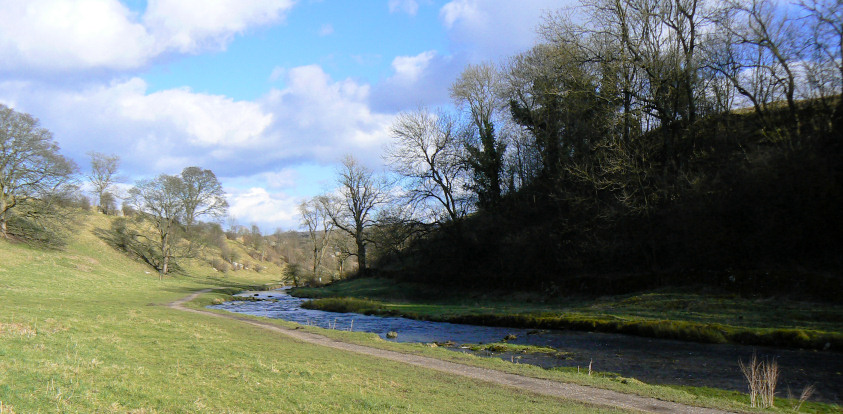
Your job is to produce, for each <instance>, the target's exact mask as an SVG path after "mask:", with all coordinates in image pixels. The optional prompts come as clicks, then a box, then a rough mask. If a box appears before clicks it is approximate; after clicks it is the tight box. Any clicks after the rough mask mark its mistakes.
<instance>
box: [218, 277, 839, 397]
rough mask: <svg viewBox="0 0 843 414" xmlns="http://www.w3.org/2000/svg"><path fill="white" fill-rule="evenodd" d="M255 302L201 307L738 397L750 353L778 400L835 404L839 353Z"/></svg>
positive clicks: (288, 300)
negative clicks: (525, 349)
mask: <svg viewBox="0 0 843 414" xmlns="http://www.w3.org/2000/svg"><path fill="white" fill-rule="evenodd" d="M241 296H251V297H252V298H255V299H264V300H259V301H231V302H225V303H223V304H221V305H212V306H209V308H213V309H223V310H227V311H230V312H236V313H243V314H248V315H256V316H264V317H268V318H275V319H284V320H287V321H291V322H297V323H300V324H303V325H314V326H319V327H322V328H329V329H339V330H349V329H351V330H354V331H359V332H373V333H376V334H378V335H380V336H381V337H382V338H384V339H387V337H386V335H387V333H388V332H396V333H397V334H398V336H397V338H394V339H387V340H391V341H397V342H423V343H432V342H438V343H445V342H451V343H453V344H454V345H453V346H450V348H451V349H453V350H454V351H457V352H471V351H468V350H466V349H464V348H461V347H460V345H462V344H481V343H492V342H501V341H502V340H503V339H504V338H505V337H507V336H508V335H515V336H516V339H512V340H509V341H507V342H508V343H511V344H521V345H541V346H549V347H552V348H555V349H558V350H560V351H563V352H565V353H566V357H556V356H552V355H546V354H526V355H524V354H518V355H515V354H509V353H489V352H486V351H481V352H480V353H476V352H472V353H475V354H477V355H485V356H490V357H497V358H502V359H505V360H507V361H513V362H517V363H529V364H533V365H539V366H542V367H544V368H552V367H581V369H583V370H587V369H588V368H587V367H588V365H589V363H591V365H592V368H593V369H594V370H595V371H608V372H616V373H618V374H620V375H622V376H625V377H632V378H636V379H639V380H641V381H644V382H647V383H651V384H673V385H693V386H707V387H715V388H723V389H730V390H737V391H743V392H746V382H745V380H744V378H743V375H742V374H741V372H740V370H739V368H738V360H739V359H742V360H743V361H744V362H746V361H748V360H749V358H750V357H751V355H752V353H753V351H755V352H757V354H758V357H759V358H775V359H776V360H777V361H778V364H779V371H780V374H779V378H780V380H779V388H778V390H779V395H780V396H787V390H788V388H789V389H790V390H792V392H793V394H794V395H796V396H798V395H799V394H800V393H801V392H802V389H803V387H805V386H807V385H809V384H814V386H815V387H816V392H815V393H814V396H813V397H812V398H811V400H815V401H824V402H832V403H836V404H841V403H843V354H840V353H835V352H822V351H804V350H791V349H778V348H767V347H750V346H742V345H727V344H714V345H712V344H698V343H694V342H683V341H673V340H666V339H652V338H642V337H636V336H629V335H621V334H605V333H589V332H578V331H559V330H550V331H547V330H543V331H536V330H531V329H517V328H500V327H488V326H475V325H461V324H453V323H445V322H428V321H417V320H412V319H406V318H396V317H380V316H368V315H362V314H359V313H335V312H325V311H319V310H311V309H303V308H302V307H301V304H302V302H304V301H306V300H308V299H302V298H296V297H293V296H290V295H288V294H287V293H286V292H285V291H284V290H275V291H266V292H244V293H242V294H241Z"/></svg>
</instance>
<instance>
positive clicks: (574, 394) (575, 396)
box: [167, 289, 726, 414]
mask: <svg viewBox="0 0 843 414" xmlns="http://www.w3.org/2000/svg"><path fill="white" fill-rule="evenodd" d="M211 290H213V289H205V290H200V291H198V292H196V293H193V294H191V295H188V296H186V297H184V298H182V299H179V300H177V301H175V302H172V303H169V304H168V305H167V306H169V307H170V308H173V309H178V310H180V311H185V312H193V313H198V314H202V315H207V316H213V317H217V318H227V319H234V320H238V321H241V322H243V323H247V324H250V325H254V326H257V327H260V328H263V329H266V330H270V331H273V332H277V333H280V334H283V335H287V336H289V337H292V338H295V339H297V340H300V341H303V342H308V343H311V344H316V345H321V346H327V347H330V348H334V349H340V350H343V351H349V352H356V353H358V354H364V355H370V356H374V357H378V358H384V359H388V360H391V361H397V362H403V363H406V364H410V365H415V366H419V367H423V368H428V369H434V370H437V371H441V372H446V373H449V374H455V375H461V376H464V377H469V378H474V379H478V380H481V381H485V382H490V383H493V384H498V385H503V386H507V387H513V388H518V389H521V390H526V391H530V392H534V393H536V394H541V395H549V396H553V397H559V398H564V399H567V400H574V401H581V402H584V403H588V404H595V405H603V406H609V407H617V408H623V409H630V410H638V411H644V412H652V413H695V414H696V413H699V414H714V413H726V411H720V410H714V409H710V408H699V407H692V406H687V405H683V404H678V403H674V402H668V401H662V400H657V399H654V398H647V397H641V396H637V395H631V394H624V393H620V392H617V391H610V390H603V389H600V388H594V387H587V386H583V385H576V384H567V383H564V382H557V381H551V380H545V379H538V378H531V377H524V376H521V375H516V374H510V373H506V372H502V371H496V370H493V369H487V368H479V367H473V366H468V365H462V364H458V363H455V362H448V361H443V360H439V359H435V358H429V357H423V356H418V355H411V354H404V353H401V352H395V351H388V350H385V349H378V348H372V347H368V346H363V345H355V344H350V343H346V342H341V341H337V340H334V339H331V338H328V337H325V336H322V335H317V334H313V333H309V332H302V331H300V330H295V329H289V328H284V327H282V326H278V325H274V324H271V323H268V322H261V321H256V320H252V319H248V318H245V317H242V316H238V315H234V314H220V313H214V312H210V311H205V310H199V309H190V308H186V307H184V306H183V305H184V303H186V302H189V301H191V300H193V299H195V298H196V297H197V296H199V295H200V294H202V293H207V292H210V291H211Z"/></svg>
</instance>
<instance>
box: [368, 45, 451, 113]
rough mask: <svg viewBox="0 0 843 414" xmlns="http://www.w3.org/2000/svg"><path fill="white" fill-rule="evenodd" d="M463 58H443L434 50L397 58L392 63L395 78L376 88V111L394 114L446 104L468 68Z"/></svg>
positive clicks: (373, 101)
mask: <svg viewBox="0 0 843 414" xmlns="http://www.w3.org/2000/svg"><path fill="white" fill-rule="evenodd" d="M463 57H464V56H462V55H460V56H443V55H440V54H438V53H436V51H434V50H429V51H425V52H422V53H419V54H418V55H414V56H398V57H396V58H395V59H393V60H392V70H393V74H392V76H390V77H389V78H387V79H386V80H384V81H383V82H381V83H379V84H377V85H375V87H374V88H373V89H374V90H373V93H372V105H373V107H374V108H375V109H377V110H382V111H392V112H394V111H399V110H403V109H407V108H408V107H414V106H418V105H431V106H436V105H443V104H446V103H447V102H448V99H449V98H448V87H449V85H450V84H451V82H453V80H454V79H455V78H456V76H457V74H458V73H459V71H460V70H461V69H462V67H463V66H464V65H465V60H464V59H463Z"/></svg>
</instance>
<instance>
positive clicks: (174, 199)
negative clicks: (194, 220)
mask: <svg viewBox="0 0 843 414" xmlns="http://www.w3.org/2000/svg"><path fill="white" fill-rule="evenodd" d="M183 193H184V181H182V179H181V177H179V176H176V175H166V174H162V175H159V176H158V177H157V178H155V179H151V180H141V181H138V182H137V184H135V187H134V188H132V189H131V190H129V196H130V197H131V199H132V203H133V204H134V206H135V208H137V210H138V211H140V212H143V213H146V217H147V218H149V219H150V220H152V223H153V225H154V227H155V230H156V235H157V238H156V239H151V240H150V241H151V242H153V243H154V244H155V246H156V248H157V251H158V254H159V257H158V258H156V260H154V261H153V263H152V264H154V265H155V266H156V268H157V269H158V272H159V274H158V278H159V279H161V278H162V277H163V276H164V275H165V274H167V273H168V272H169V270H170V263H171V261H172V259H173V258H174V257H175V254H174V252H173V246H174V244H175V242H176V237H177V231H178V230H179V221H180V220H183V219H184V215H185V209H184V200H183V198H182V195H183Z"/></svg>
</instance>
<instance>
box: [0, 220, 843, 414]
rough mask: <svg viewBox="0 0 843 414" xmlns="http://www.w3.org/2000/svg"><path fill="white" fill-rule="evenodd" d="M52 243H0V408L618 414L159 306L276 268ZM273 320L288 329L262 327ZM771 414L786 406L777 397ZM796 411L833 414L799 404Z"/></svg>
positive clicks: (590, 381) (525, 370) (420, 350)
mask: <svg viewBox="0 0 843 414" xmlns="http://www.w3.org/2000/svg"><path fill="white" fill-rule="evenodd" d="M84 218H85V221H86V222H85V223H83V224H80V225H79V228H78V229H77V232H76V234H77V235H76V236H75V237H74V238H73V239H72V240H70V242H69V244H68V245H67V247H66V248H65V249H64V250H61V251H55V250H52V251H51V250H42V249H38V248H33V247H29V246H26V245H23V244H15V243H9V242H6V241H0V413H2V414H25V413H91V412H101V413H189V412H201V413H206V412H211V413H252V412H255V413H261V412H267V413H272V412H506V413H508V412H531V413H533V412H535V413H542V412H564V413H568V412H575V413H576V412H619V411H617V410H609V409H605V408H598V407H593V406H585V405H582V404H578V403H573V402H568V401H561V400H559V399H554V398H549V397H541V396H536V395H533V394H529V393H524V392H519V391H516V390H512V389H508V388H503V387H496V386H492V385H489V384H486V383H482V382H478V381H474V380H469V379H465V378H461V377H455V376H451V375H446V374H442V373H438V372H435V371H431V370H425V369H419V368H414V367H410V366H407V365H403V364H399V363H395V362H389V361H384V360H381V359H375V358H372V357H365V356H360V355H357V354H349V353H344V352H339V351H335V350H330V349H327V348H321V347H318V346H313V345H307V344H304V343H301V342H297V341H294V340H291V339H289V338H287V337H285V336H283V335H280V334H277V333H272V332H267V331H265V330H261V329H259V328H256V327H253V326H249V325H245V324H242V323H239V322H237V321H231V320H224V319H219V318H208V317H207V316H202V315H195V314H191V313H186V312H179V311H176V310H173V309H170V308H167V307H165V306H163V304H166V303H168V302H170V301H173V300H175V299H178V298H181V297H184V296H186V295H187V294H189V293H191V292H194V291H196V290H198V289H203V288H208V287H211V286H232V287H233V288H232V289H226V290H221V291H215V292H213V293H209V294H206V295H203V296H201V297H200V298H199V299H198V300H196V301H195V302H193V303H191V304H189V306H193V307H203V306H205V305H207V304H209V303H211V302H212V301H214V300H219V299H225V298H227V297H228V296H227V295H228V294H230V293H232V292H235V291H237V290H238V289H242V288H246V287H248V286H256V285H266V284H275V283H277V282H278V277H279V273H277V272H276V271H277V269H272V270H275V271H266V272H263V273H256V272H250V271H241V272H229V273H226V274H222V273H217V272H214V271H213V270H212V269H211V268H210V267H209V266H206V265H203V264H201V263H198V262H196V263H185V265H184V268H185V269H187V271H188V272H189V273H188V274H181V275H174V276H172V277H167V278H165V279H164V280H162V281H159V280H158V276H157V275H156V274H155V273H154V271H153V270H152V269H150V268H148V267H146V266H144V265H142V264H141V263H138V262H135V261H133V260H130V259H128V258H126V257H125V256H123V255H122V254H120V253H117V252H116V251H114V250H113V249H112V248H111V247H109V246H108V245H107V244H105V243H104V242H103V241H101V240H100V239H98V238H97V237H96V236H95V235H94V231H95V230H96V229H98V228H99V229H102V228H107V227H108V226H109V221H108V220H109V218H107V217H104V216H101V215H86V216H84ZM274 323H277V324H279V325H286V326H292V324H290V323H286V322H283V321H275V322H274ZM303 329H306V330H310V331H314V332H319V333H321V334H324V335H327V336H329V337H333V338H337V339H341V340H343V341H348V342H354V343H360V344H364V345H369V346H375V347H381V348H384V349H392V350H397V351H400V352H406V353H414V354H421V355H427V356H433V357H436V358H441V359H447V360H452V361H455V362H461V363H464V364H470V365H477V366H484V367H488V368H493V369H498V370H502V371H507V372H514V373H519V374H522V375H528V376H533V377H538V378H549V379H556V380H564V381H571V382H577V383H581V384H587V385H594V386H598V387H603V388H609V389H615V390H619V391H624V392H631V393H636V394H641V395H649V396H657V397H659V398H663V399H668V400H673V401H679V402H685V403H690V404H700V405H707V406H714V407H722V408H730V409H735V410H741V411H750V410H749V408H748V406H747V404H746V396H745V395H741V394H739V393H733V392H726V391H720V390H711V389H699V388H696V389H683V388H677V387H655V386H649V385H646V384H642V383H640V382H639V381H635V380H634V379H629V378H620V377H618V376H616V375H615V376H613V375H606V374H595V375H594V376H593V377H588V376H585V375H579V374H576V373H575V372H571V371H570V370H567V371H566V370H543V369H541V368H538V367H531V366H527V365H516V364H511V363H507V362H504V361H501V360H497V359H485V358H479V357H474V356H471V355H463V354H459V353H454V352H450V351H447V350H444V349H441V348H431V347H428V346H425V345H421V344H397V343H391V342H387V341H383V340H380V339H379V338H377V337H376V336H375V335H373V334H363V333H358V332H343V331H327V330H322V329H319V328H315V327H304V328H303ZM779 401H780V403H779V406H780V408H779V410H777V411H781V412H784V411H789V407H790V402H787V401H783V400H781V399H780V400H779ZM802 412H839V407H836V406H829V405H825V404H809V405H806V406H805V407H803V410H802Z"/></svg>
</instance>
